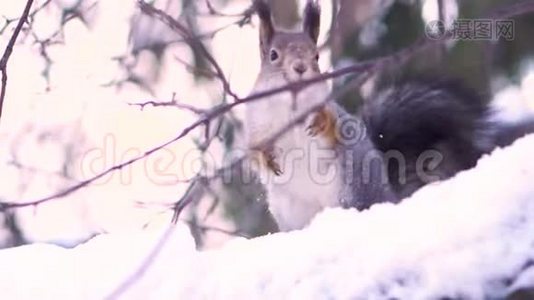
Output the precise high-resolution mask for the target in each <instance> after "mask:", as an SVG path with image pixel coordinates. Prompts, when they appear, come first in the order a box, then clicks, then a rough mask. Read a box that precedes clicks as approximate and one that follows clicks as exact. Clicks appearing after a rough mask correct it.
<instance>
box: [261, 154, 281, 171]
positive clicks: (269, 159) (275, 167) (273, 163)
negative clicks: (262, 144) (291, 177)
mask: <svg viewBox="0 0 534 300" xmlns="http://www.w3.org/2000/svg"><path fill="white" fill-rule="evenodd" d="M262 154H263V158H264V159H265V164H266V165H267V168H269V169H270V170H272V171H273V173H274V175H276V176H280V175H282V174H283V173H284V172H282V169H281V168H280V165H279V164H278V162H277V160H276V154H275V153H274V149H267V150H263V151H262Z"/></svg>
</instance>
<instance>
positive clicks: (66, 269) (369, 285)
mask: <svg viewBox="0 0 534 300" xmlns="http://www.w3.org/2000/svg"><path fill="white" fill-rule="evenodd" d="M532 153H534V135H532V136H529V137H525V138H523V139H521V140H519V141H517V142H516V143H515V144H514V145H513V146H511V147H509V148H507V149H498V150H496V151H495V152H494V153H493V154H492V155H490V156H487V157H484V158H482V160H481V161H480V162H479V164H478V166H477V167H476V168H475V169H473V170H469V171H466V172H462V173H460V174H458V175H457V176H456V177H454V178H453V179H451V180H448V181H445V182H442V183H438V184H434V185H431V186H428V187H425V188H423V189H422V190H420V191H419V192H417V193H415V194H414V195H413V196H412V197H411V198H409V199H406V200H405V201H403V202H402V203H401V204H399V205H393V204H381V205H375V206H373V207H372V208H371V209H370V210H367V211H364V212H357V211H353V210H343V209H329V210H327V211H325V212H323V213H321V214H320V215H319V216H317V218H316V219H315V220H314V221H313V222H312V224H311V225H310V226H309V227H308V228H306V229H304V230H300V231H293V232H288V233H277V234H272V235H268V236H264V237H260V238H256V239H251V240H246V239H243V238H236V239H235V240H232V241H230V242H228V243H227V244H226V245H225V246H224V247H222V248H221V249H217V250H209V251H203V252H199V251H196V250H195V249H194V242H193V239H192V238H191V236H190V234H189V231H188V230H187V228H186V227H185V226H177V227H176V228H174V230H173V231H162V230H149V231H141V232H135V233H128V232H124V233H113V234H108V235H100V236H97V237H95V238H93V239H92V240H90V241H89V242H87V243H86V244H83V245H80V246H78V247H76V248H73V249H63V248H59V247H57V246H51V245H45V244H36V245H29V246H23V247H19V248H14V249H7V250H3V251H0V267H1V270H2V272H0V290H1V291H2V297H3V298H4V299H36V298H39V299H102V298H106V297H108V296H110V295H112V294H113V293H114V292H116V291H117V290H118V287H119V286H121V284H123V283H124V282H125V281H128V280H129V279H130V278H131V277H132V274H137V276H135V278H136V279H138V280H137V281H135V282H133V284H132V285H130V286H129V288H127V289H125V292H124V293H119V294H114V295H118V298H122V299H280V298H283V299H384V298H400V299H436V298H444V297H451V298H468V299H482V298H487V297H490V296H491V297H492V298H501V297H503V296H505V295H507V294H509V293H511V292H512V291H513V290H514V289H516V288H527V287H531V288H532V287H534V267H532V266H531V265H532V262H533V261H534V235H532V232H534V185H532V183H531V182H532V178H534V160H533V159H532V157H531V156H532ZM167 233H169V235H168V236H169V238H168V239H167V240H166V243H165V244H164V247H161V248H156V249H160V250H161V251H160V252H158V253H157V255H155V258H154V260H153V263H152V264H149V265H148V267H147V268H146V269H144V272H141V273H139V272H138V270H139V267H140V266H142V265H146V264H145V263H144V262H145V261H146V257H147V256H150V255H151V253H152V254H153V251H154V249H155V247H156V245H157V244H158V243H160V242H161V241H162V236H163V235H165V234H167Z"/></svg>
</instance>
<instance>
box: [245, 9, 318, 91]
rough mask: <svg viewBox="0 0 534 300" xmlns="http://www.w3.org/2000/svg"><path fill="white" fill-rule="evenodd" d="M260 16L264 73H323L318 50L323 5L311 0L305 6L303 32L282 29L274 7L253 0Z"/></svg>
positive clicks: (290, 77)
mask: <svg viewBox="0 0 534 300" xmlns="http://www.w3.org/2000/svg"><path fill="white" fill-rule="evenodd" d="M254 4H255V7H256V11H257V13H258V16H259V19H260V53H261V60H262V67H261V72H262V73H263V75H267V76H275V75H282V76H284V78H285V79H286V80H289V81H297V80H302V79H308V78H312V77H314V76H316V75H318V74H319V73H320V70H319V65H318V60H319V52H318V50H317V38H318V36H319V23H320V15H321V11H320V7H319V4H318V3H317V1H316V0H309V1H308V3H307V4H306V8H305V9H304V23H303V30H302V31H301V32H283V31H279V30H276V29H275V27H274V26H273V22H272V17H271V9H270V7H269V5H268V4H267V3H265V0H256V1H255V2H254Z"/></svg>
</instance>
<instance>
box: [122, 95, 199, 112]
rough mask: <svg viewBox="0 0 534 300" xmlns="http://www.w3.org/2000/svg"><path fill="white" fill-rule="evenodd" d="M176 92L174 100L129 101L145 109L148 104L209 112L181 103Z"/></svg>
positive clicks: (173, 96)
mask: <svg viewBox="0 0 534 300" xmlns="http://www.w3.org/2000/svg"><path fill="white" fill-rule="evenodd" d="M175 96H176V93H173V95H172V100H170V101H166V102H157V101H153V100H151V101H146V102H140V103H128V105H132V106H139V107H140V108H141V110H144V109H145V106H147V105H150V106H153V107H176V108H178V109H183V110H187V111H190V112H192V113H194V114H196V115H203V114H205V113H206V112H207V110H206V109H201V108H197V107H194V106H192V105H188V104H184V103H179V102H178V101H177V100H176V98H175Z"/></svg>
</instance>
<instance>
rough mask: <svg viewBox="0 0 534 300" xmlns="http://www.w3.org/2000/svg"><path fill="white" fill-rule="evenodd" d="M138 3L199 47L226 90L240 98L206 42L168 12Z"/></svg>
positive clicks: (237, 98) (145, 11) (150, 14)
mask: <svg viewBox="0 0 534 300" xmlns="http://www.w3.org/2000/svg"><path fill="white" fill-rule="evenodd" d="M137 4H138V5H139V7H140V8H141V11H143V12H144V13H145V14H147V15H149V16H154V17H156V18H157V19H158V20H160V21H161V22H163V23H164V24H165V25H167V26H169V27H170V28H171V29H172V30H174V31H175V32H177V33H178V34H180V35H181V36H182V37H183V38H184V39H185V40H186V42H187V43H188V44H189V45H190V46H191V48H194V49H198V50H199V51H200V52H201V55H203V56H204V57H205V58H206V60H207V61H208V62H209V63H210V65H211V66H212V67H213V68H214V69H215V75H216V76H217V78H219V79H220V80H221V82H222V85H223V89H224V91H225V92H226V93H227V94H228V95H230V96H232V97H233V98H234V99H235V100H236V101H237V100H239V97H238V96H237V94H235V93H234V92H233V91H232V90H231V88H230V83H229V82H228V80H227V79H226V76H225V75H224V72H223V70H222V68H221V66H219V64H218V63H217V61H216V60H215V58H213V56H212V55H211V53H210V52H209V51H208V49H206V47H205V46H204V44H203V43H202V41H201V40H199V39H198V38H197V37H195V36H194V35H193V34H192V33H191V32H190V31H189V30H188V29H187V28H186V27H185V26H184V25H182V24H180V22H178V21H176V20H175V19H174V18H172V17H171V16H169V15H168V14H166V13H165V12H164V11H162V10H160V9H157V8H155V7H154V6H152V5H149V4H147V3H145V2H144V1H143V0H138V1H137Z"/></svg>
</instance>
